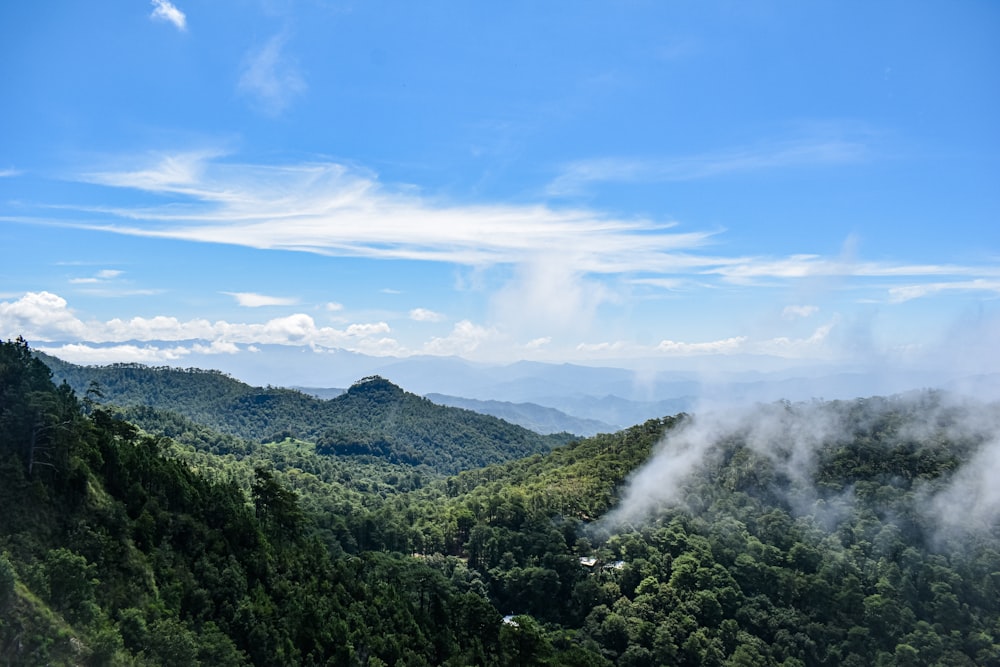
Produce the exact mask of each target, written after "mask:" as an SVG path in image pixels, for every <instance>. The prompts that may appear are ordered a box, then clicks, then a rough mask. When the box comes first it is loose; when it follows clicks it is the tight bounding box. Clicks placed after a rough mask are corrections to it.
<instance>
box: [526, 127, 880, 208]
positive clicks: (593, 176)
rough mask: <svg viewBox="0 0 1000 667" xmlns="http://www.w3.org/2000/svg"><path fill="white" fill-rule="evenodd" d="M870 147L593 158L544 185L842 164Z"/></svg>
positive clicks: (567, 191)
mask: <svg viewBox="0 0 1000 667" xmlns="http://www.w3.org/2000/svg"><path fill="white" fill-rule="evenodd" d="M868 153H869V150H868V147H867V146H866V145H865V144H863V143H860V142H854V141H843V140H822V139H821V140H800V141H786V142H773V143H769V144H764V145H760V146H750V147H744V148H739V149H736V150H732V151H724V152H719V153H705V154H701V155H690V156H684V157H674V158H662V159H641V158H624V157H611V158H596V159H590V160H579V161H576V162H572V163H570V164H568V165H566V167H565V168H564V169H563V172H562V173H561V174H560V175H559V176H558V177H556V178H555V179H554V180H553V181H552V182H551V183H549V185H548V187H547V189H546V190H547V192H548V193H549V194H551V195H571V194H578V193H580V192H583V191H585V190H586V189H587V188H588V187H589V186H590V185H591V184H593V183H598V182H618V183H622V182H624V183H659V182H673V181H691V180H698V179H704V178H712V177H716V176H723V175H726V174H732V173H740V172H752V171H759V170H762V169H781V168H789V167H796V168H798V167H805V166H814V165H825V164H846V163H851V162H857V161H860V160H862V159H864V158H866V157H867V155H868Z"/></svg>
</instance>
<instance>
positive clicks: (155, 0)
mask: <svg viewBox="0 0 1000 667" xmlns="http://www.w3.org/2000/svg"><path fill="white" fill-rule="evenodd" d="M150 4H152V5H153V13H152V14H150V15H149V17H150V18H151V19H153V20H154V21H166V22H167V23H171V24H173V26H174V27H175V28H177V29H178V30H181V31H184V30H187V16H185V15H184V12H182V11H181V10H179V9H177V7H176V6H174V4H173V3H171V2H170V0H151V2H150Z"/></svg>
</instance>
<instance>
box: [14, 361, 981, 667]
mask: <svg viewBox="0 0 1000 667" xmlns="http://www.w3.org/2000/svg"><path fill="white" fill-rule="evenodd" d="M354 391H355V397H354V400H356V401H357V405H359V406H362V407H359V408H358V409H359V410H362V409H364V408H363V406H364V405H365V402H366V401H374V402H375V403H379V404H384V403H386V402H391V401H390V400H387V399H386V398H385V395H386V394H387V395H388V396H389V399H391V398H392V397H393V396H394V395H396V392H397V391H399V390H398V388H395V387H394V386H393V385H391V384H390V383H387V382H384V381H382V380H380V379H375V380H372V381H370V382H366V383H361V384H360V385H358V386H357V387H356V388H355V389H354ZM358 394H360V396H359V395H358ZM369 394H371V395H369ZM0 399H2V401H0V503H2V507H3V508H4V511H3V512H2V513H0V554H2V555H0V664H66V665H69V664H123V665H160V664H167V665H172V664H185V665H187V664H206V665H208V664H212V665H215V664H224V665H226V664H229V665H240V664H257V665H270V664H306V665H311V664H331V665H385V664H398V665H435V664H444V665H497V666H499V665H594V666H597V665H623V666H624V665H628V666H653V665H765V666H767V665H771V666H782V667H794V666H799V665H810V666H811V665H820V666H831V667H832V666H834V665H837V666H839V665H970V666H971V665H1000V524H998V521H997V517H998V513H1000V501H998V495H997V493H996V491H995V489H996V486H995V479H996V474H997V473H998V472H1000V470H998V469H1000V439H998V436H997V434H998V433H1000V406H996V405H984V404H977V403H972V402H960V401H957V400H955V399H953V398H952V397H950V396H947V395H944V394H939V393H934V392H921V393H917V394H914V395H912V396H899V397H893V398H870V399H858V400H855V401H835V402H814V403H806V404H788V403H776V404H767V405H759V406H756V407H755V408H753V409H748V410H731V411H728V412H726V413H722V414H715V415H710V414H699V415H693V416H692V415H678V416H674V417H665V418H662V419H655V420H650V421H648V422H645V423H644V424H641V425H638V426H634V427H632V428H629V429H625V430H623V431H620V432H618V433H614V434H604V435H599V436H595V437H593V438H587V439H583V440H580V441H577V442H573V443H569V444H567V445H565V446H562V447H558V448H556V449H554V450H553V451H551V452H548V453H540V454H539V453H536V454H531V455H529V456H526V457H523V458H519V459H516V460H512V461H507V462H502V463H495V464H493V465H489V466H486V467H482V468H477V469H472V470H465V471H463V472H461V473H459V474H457V475H454V476H451V477H447V478H435V477H434V476H429V477H425V478H423V479H419V480H416V479H414V477H413V476H412V474H410V473H415V472H416V471H417V470H418V468H414V467H413V466H408V465H405V464H386V463H385V461H384V459H380V458H377V457H372V456H368V457H365V456H356V455H353V454H351V455H349V456H345V455H343V454H346V453H348V452H343V451H337V449H336V448H334V449H333V450H332V451H328V452H321V451H319V450H320V449H321V448H322V445H320V444H317V443H313V442H307V441H302V440H295V439H286V440H283V441H281V442H275V443H269V444H261V443H258V442H250V441H244V440H240V439H238V438H235V436H232V435H220V434H218V433H213V432H212V431H210V430H209V429H207V428H206V427H205V426H203V425H198V424H195V423H194V422H191V421H186V420H185V419H184V418H181V417H177V416H176V415H174V416H173V417H170V416H165V415H164V414H163V413H155V411H154V413H155V416H156V419H159V420H160V422H161V423H168V422H169V423H171V424H172V426H170V428H171V429H173V431H174V432H176V434H177V438H178V439H177V440H175V439H167V438H165V437H163V436H150V435H147V434H144V433H143V432H142V431H141V430H140V429H138V428H136V427H135V426H133V425H132V424H130V423H129V422H126V421H123V420H120V419H118V418H116V415H119V414H122V413H120V412H118V411H117V410H114V409H112V408H111V407H102V406H101V405H100V403H99V402H96V398H95V397H94V396H93V395H90V396H85V400H83V401H78V400H77V398H76V396H75V395H74V393H73V391H72V389H71V388H70V387H69V386H65V385H64V386H61V387H57V386H56V385H54V384H53V383H52V382H51V380H50V376H49V372H48V370H47V369H46V368H45V366H44V365H42V364H41V363H40V362H39V361H38V360H37V359H36V358H34V357H32V355H31V353H30V351H29V350H28V348H27V345H26V344H24V343H23V342H21V341H17V342H13V343H5V344H2V346H0ZM130 410H149V408H131V409H130ZM171 420H173V421H171ZM166 430H167V429H166V428H164V429H162V431H166ZM334 444H336V443H334ZM353 444H357V443H352V445H353ZM381 466H388V467H387V468H386V469H385V470H384V471H383V472H378V469H379V468H380V467H381ZM407 471H409V473H408V472H407Z"/></svg>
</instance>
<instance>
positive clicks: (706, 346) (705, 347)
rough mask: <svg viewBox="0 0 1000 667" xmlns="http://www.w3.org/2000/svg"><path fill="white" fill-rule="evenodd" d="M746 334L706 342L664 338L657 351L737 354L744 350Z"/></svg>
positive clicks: (689, 354)
mask: <svg viewBox="0 0 1000 667" xmlns="http://www.w3.org/2000/svg"><path fill="white" fill-rule="evenodd" d="M746 342H747V337H746V336H733V337H732V338H725V339H723V340H713V341H708V342H704V343H680V342H677V341H673V340H663V341H660V344H659V345H657V346H656V349H657V351H659V352H665V353H666V354H673V355H678V356H691V355H696V354H735V353H737V352H742V351H744V347H745V344H746Z"/></svg>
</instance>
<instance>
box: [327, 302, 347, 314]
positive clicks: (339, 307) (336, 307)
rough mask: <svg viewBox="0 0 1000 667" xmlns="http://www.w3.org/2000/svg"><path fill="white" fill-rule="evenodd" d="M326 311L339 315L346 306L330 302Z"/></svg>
mask: <svg viewBox="0 0 1000 667" xmlns="http://www.w3.org/2000/svg"><path fill="white" fill-rule="evenodd" d="M326 309H327V310H328V311H330V312H331V313H338V312H340V311H342V310H343V309H344V304H342V303H337V302H336V301H330V302H328V303H327V304H326Z"/></svg>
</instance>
